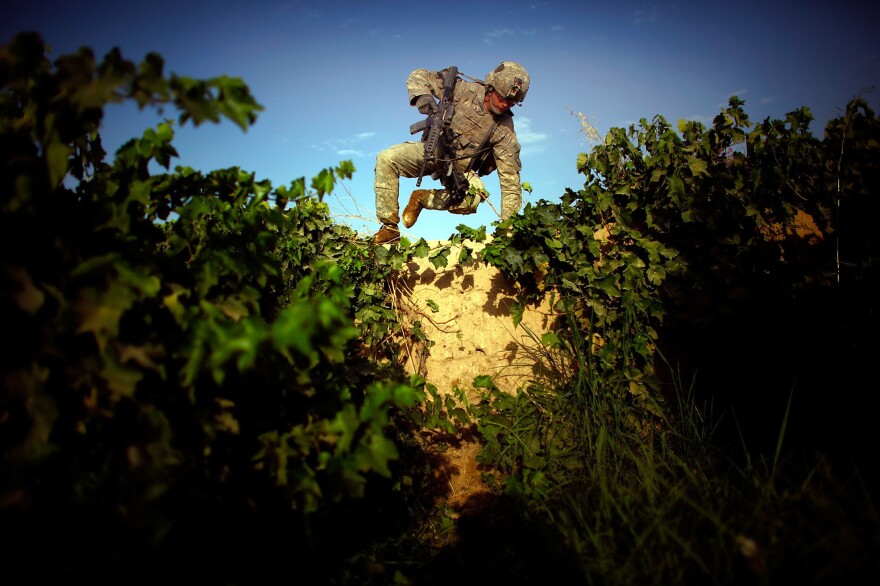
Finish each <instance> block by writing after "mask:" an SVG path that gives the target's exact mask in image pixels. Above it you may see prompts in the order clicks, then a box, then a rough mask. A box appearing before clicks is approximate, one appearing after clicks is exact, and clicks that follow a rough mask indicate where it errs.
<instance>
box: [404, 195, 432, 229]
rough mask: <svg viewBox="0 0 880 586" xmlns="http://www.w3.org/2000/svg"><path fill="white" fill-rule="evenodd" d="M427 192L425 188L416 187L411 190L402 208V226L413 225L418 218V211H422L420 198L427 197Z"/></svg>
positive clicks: (408, 226) (410, 226)
mask: <svg viewBox="0 0 880 586" xmlns="http://www.w3.org/2000/svg"><path fill="white" fill-rule="evenodd" d="M428 194H429V190H427V189H416V190H415V191H413V192H412V195H410V196H409V203H408V204H406V207H405V208H404V209H403V225H404V226H406V227H407V228H412V227H413V225H414V224H415V223H416V220H418V219H419V213H421V211H422V207H423V206H422V199H423V198H427V197H428Z"/></svg>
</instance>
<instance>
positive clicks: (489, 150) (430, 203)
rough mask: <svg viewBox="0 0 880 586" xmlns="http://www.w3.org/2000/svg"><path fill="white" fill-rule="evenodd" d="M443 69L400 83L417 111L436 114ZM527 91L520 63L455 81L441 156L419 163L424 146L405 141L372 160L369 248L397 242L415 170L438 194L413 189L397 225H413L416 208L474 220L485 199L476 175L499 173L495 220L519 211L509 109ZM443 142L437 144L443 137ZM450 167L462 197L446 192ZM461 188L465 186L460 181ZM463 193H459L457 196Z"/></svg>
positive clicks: (417, 72) (421, 72) (517, 167)
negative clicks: (374, 227) (404, 191)
mask: <svg viewBox="0 0 880 586" xmlns="http://www.w3.org/2000/svg"><path fill="white" fill-rule="evenodd" d="M446 72H447V70H445V69H444V70H442V71H429V70H427V69H417V70H415V71H413V72H412V73H411V74H410V75H409V77H408V78H407V80H406V88H407V91H408V92H409V102H410V105H413V106H415V107H417V108H418V110H419V112H421V113H422V114H425V115H426V116H430V115H432V114H434V113H435V112H436V111H437V108H438V104H437V100H436V98H441V97H442V96H443V90H444V86H443V81H444V77H445V75H444V74H445V73H446ZM528 90H529V75H528V73H527V72H526V70H525V69H524V68H523V67H522V65H520V64H519V63H513V62H511V61H505V62H503V63H502V64H501V65H499V66H498V67H496V68H495V69H494V70H493V71H491V72H490V73H489V74H488V75H487V76H486V79H485V81H479V80H475V81H474V82H468V81H465V80H463V79H460V78H456V79H455V86H454V88H453V92H452V97H451V99H452V102H453V103H454V105H455V111H454V116H453V117H452V121H451V133H450V134H448V135H447V136H448V137H451V142H452V144H448V143H447V144H445V145H444V146H445V149H446V151H447V157H446V158H443V159H440V160H435V161H429V162H428V164H426V165H425V168H424V169H423V168H422V167H423V164H424V163H425V146H424V144H423V143H421V142H412V141H409V142H404V143H401V144H398V145H394V146H392V147H390V148H387V149H385V150H384V151H382V152H381V153H379V155H378V156H377V157H376V170H375V172H376V176H375V189H376V216H377V218H378V219H379V222H381V224H382V227H381V228H380V229H379V231H378V232H376V234H375V236H374V237H373V242H374V243H375V244H384V243H388V242H396V241H398V240H399V239H400V230H399V228H398V227H397V224H398V222H399V221H400V216H399V211H400V205H399V203H398V196H399V186H400V178H401V177H410V178H412V177H419V176H420V175H419V174H420V173H421V172H424V174H426V175H431V176H433V177H434V178H435V179H440V181H441V183H443V185H444V189H417V190H415V191H413V192H412V195H411V196H410V198H409V203H408V204H407V205H406V207H405V208H404V210H403V225H404V226H406V227H407V228H410V227H412V226H413V224H415V223H416V220H417V219H418V217H419V213H420V212H421V211H422V209H429V210H446V211H449V212H451V213H454V214H472V213H474V212H476V210H477V206H478V205H479V204H480V202H481V201H482V200H483V199H485V198H487V197H488V192H487V191H486V189H485V188H484V187H483V182H482V181H481V180H480V177H482V176H485V175H487V174H489V173H491V172H492V171H495V170H497V171H498V180H499V183H500V185H501V219H503V220H506V219H507V218H509V217H511V216H513V215H514V214H516V213H517V212H519V208H520V205H521V204H522V186H521V184H520V176H519V173H520V170H521V169H522V165H521V163H520V159H519V151H520V146H519V141H518V140H517V138H516V132H515V131H514V129H513V112H511V111H510V108H512V107H513V106H514V105H515V104H521V103H522V101H523V99H524V98H525V97H526V92H528ZM441 140H443V139H441ZM448 165H455V169H454V171H456V172H458V173H461V175H463V177H464V179H465V180H466V182H467V185H469V187H468V188H467V192H466V194H462V193H458V194H456V193H451V192H450V189H449V188H448V186H447V183H446V182H445V181H444V175H447V174H448V173H449V172H451V171H452V170H450V169H449V168H448ZM462 183H463V182H462ZM459 191H461V190H459ZM462 195H464V197H463V198H462Z"/></svg>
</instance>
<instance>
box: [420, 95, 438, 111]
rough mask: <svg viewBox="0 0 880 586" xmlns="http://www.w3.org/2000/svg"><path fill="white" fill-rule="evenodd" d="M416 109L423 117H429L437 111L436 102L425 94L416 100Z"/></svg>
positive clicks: (432, 97)
mask: <svg viewBox="0 0 880 586" xmlns="http://www.w3.org/2000/svg"><path fill="white" fill-rule="evenodd" d="M416 108H418V109H419V112H421V113H422V114H424V115H425V116H430V115H431V114H433V113H434V112H436V111H437V101H436V100H435V99H434V96H432V95H429V94H425V95H424V96H419V97H418V98H416Z"/></svg>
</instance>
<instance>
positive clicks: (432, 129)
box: [409, 66, 470, 205]
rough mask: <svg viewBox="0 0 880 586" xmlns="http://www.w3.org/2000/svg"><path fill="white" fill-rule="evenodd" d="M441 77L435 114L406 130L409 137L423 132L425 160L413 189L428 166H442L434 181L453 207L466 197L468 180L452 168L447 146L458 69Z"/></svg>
mask: <svg viewBox="0 0 880 586" xmlns="http://www.w3.org/2000/svg"><path fill="white" fill-rule="evenodd" d="M445 71H446V73H445V75H444V77H443V95H442V96H441V98H440V104H439V105H438V107H437V111H436V112H434V113H433V114H431V115H429V116H428V117H427V118H425V119H424V120H422V121H421V122H416V123H415V124H412V125H411V126H410V127H409V133H410V134H415V133H417V132H422V142H423V143H425V156H424V158H423V160H422V168H421V169H420V170H419V178H418V180H417V181H416V187H418V186H420V185H421V184H422V177H424V176H425V168H426V167H427V166H428V164H429V163H440V164H441V165H442V164H444V163H445V166H441V167H440V168H438V170H437V172H436V173H434V177H435V178H436V179H439V180H440V183H442V184H443V187H445V188H446V191H447V192H448V193H449V195H450V203H451V204H452V205H455V204H457V203H459V202H460V201H461V200H462V199H464V196H465V195H467V190H468V187H469V185H470V184H469V183H468V180H467V179H465V177H464V175H463V174H462V173H461V171H459V170H458V168H457V167H456V166H455V164H454V157H453V156H452V155H453V153H452V152H451V148H450V146H449V145H450V143H451V142H452V117H453V116H454V115H455V103H454V102H453V101H452V95H453V89H454V88H455V80H456V79H457V78H458V67H455V66H452V67H447V68H446V70H445Z"/></svg>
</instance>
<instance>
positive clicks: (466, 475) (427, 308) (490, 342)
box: [404, 242, 550, 507]
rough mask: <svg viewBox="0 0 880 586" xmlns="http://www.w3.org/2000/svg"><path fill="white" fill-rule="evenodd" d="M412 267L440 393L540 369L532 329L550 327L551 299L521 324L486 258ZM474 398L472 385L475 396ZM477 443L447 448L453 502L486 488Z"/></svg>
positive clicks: (430, 375) (429, 374)
mask: <svg viewBox="0 0 880 586" xmlns="http://www.w3.org/2000/svg"><path fill="white" fill-rule="evenodd" d="M431 244H435V243H431ZM467 245H468V246H469V247H470V248H473V249H475V250H482V248H483V246H482V245H479V244H475V243H471V242H468V243H467ZM458 252H459V251H458V249H454V250H453V251H452V253H451V254H450V259H457V258H458ZM407 270H408V271H409V272H408V276H407V273H406V272H405V273H404V276H405V278H406V283H407V286H408V287H409V289H410V291H411V295H410V298H411V301H412V303H413V305H414V306H415V307H416V308H417V309H418V310H419V311H421V312H422V314H423V315H424V317H423V318H421V322H422V326H423V329H424V330H425V333H426V334H427V336H428V338H429V339H430V340H432V341H433V342H434V345H433V346H432V347H431V348H430V354H429V355H428V356H427V359H426V360H424V364H423V369H422V372H423V374H424V376H425V378H426V379H427V381H428V382H429V383H431V384H433V385H434V386H436V387H437V390H438V391H439V392H440V393H441V394H442V393H448V392H449V391H450V390H451V389H452V388H453V387H456V386H457V387H459V388H461V389H465V390H469V389H471V386H472V382H473V379H474V377H476V376H479V375H491V376H492V377H493V378H494V381H495V384H496V385H497V386H498V388H499V389H501V390H503V391H507V392H510V393H513V392H515V391H516V390H517V388H519V387H520V386H522V385H524V384H525V383H526V382H527V381H528V380H529V379H532V378H535V377H536V376H539V372H540V368H539V365H538V361H537V360H536V354H535V351H536V349H538V348H539V347H540V344H539V343H538V342H537V341H536V339H535V338H534V337H533V336H532V335H530V334H529V333H528V332H529V331H531V332H533V333H534V335H535V336H537V339H538V340H539V339H540V336H541V334H542V333H543V332H544V331H546V330H547V329H548V328H549V324H550V318H549V310H548V308H547V307H546V306H545V307H538V308H528V309H526V311H525V312H524V314H523V318H522V321H521V324H520V325H519V326H517V327H514V323H513V319H512V317H511V316H510V312H509V307H510V305H511V304H512V303H513V301H514V289H513V287H512V285H511V283H509V282H508V281H507V280H506V279H505V278H504V277H503V276H502V275H501V274H500V273H499V272H498V270H497V269H496V268H494V267H491V266H489V265H486V264H485V263H483V262H482V260H479V261H478V262H477V263H474V264H472V265H468V266H460V265H458V264H457V263H453V262H452V260H450V264H449V266H447V267H445V268H443V269H434V267H433V265H432V264H431V263H430V261H429V260H428V259H418V262H412V263H410V264H409V265H408V267H407ZM475 398H476V395H475V394H472V393H470V392H469V393H468V399H469V400H471V399H475ZM478 450H479V446H478V444H476V443H475V442H465V443H463V444H461V445H460V446H450V447H449V449H448V450H447V452H446V453H445V455H446V456H447V459H448V466H444V467H443V469H442V470H439V471H438V472H437V473H438V474H440V475H442V476H445V480H446V481H447V482H448V483H449V497H448V499H447V500H448V502H449V503H450V504H451V505H453V507H456V506H457V507H461V506H464V504H465V503H466V501H467V500H468V499H470V497H472V496H474V495H477V494H479V493H481V492H485V491H487V490H488V489H487V488H486V486H485V485H484V484H483V483H482V481H481V479H480V471H479V469H478V467H477V463H476V461H475V459H474V457H475V456H476V454H477V452H478ZM440 480H441V481H442V480H443V478H441V479H440Z"/></svg>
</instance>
